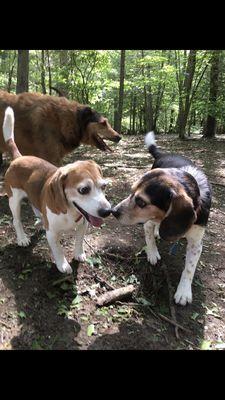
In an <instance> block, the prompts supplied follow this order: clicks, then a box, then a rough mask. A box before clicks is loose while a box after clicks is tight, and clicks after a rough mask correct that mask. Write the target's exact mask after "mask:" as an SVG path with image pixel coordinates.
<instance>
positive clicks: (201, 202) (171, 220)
mask: <svg viewBox="0 0 225 400" xmlns="http://www.w3.org/2000/svg"><path fill="white" fill-rule="evenodd" d="M145 142H146V145H147V147H148V150H149V152H150V154H152V156H153V157H154V158H155V161H154V164H153V166H152V170H151V171H149V172H147V173H146V174H145V175H143V176H142V177H141V178H140V179H139V181H138V182H136V183H135V184H134V185H133V187H132V193H131V194H130V196H128V197H127V198H126V199H125V200H123V201H121V202H120V203H119V204H117V206H116V207H114V209H113V210H112V213H113V215H114V216H115V217H116V218H117V219H118V221H119V222H120V223H121V224H123V225H135V224H138V223H143V224H144V231H145V239H146V244H147V250H146V252H147V257H148V261H150V263H151V264H153V265H155V264H156V263H157V261H158V260H159V259H160V258H161V257H160V255H159V252H158V249H157V246H156V242H155V236H154V231H158V234H159V236H160V237H161V238H162V239H164V240H168V241H176V240H178V239H180V238H183V237H185V238H186V239H187V249H186V261H185V268H184V271H183V273H182V275H181V279H180V282H179V285H178V288H177V291H176V293H175V296H174V297H175V302H176V303H178V304H181V305H186V304H187V303H191V302H192V290H191V285H192V280H193V277H194V273H195V269H196V266H197V263H198V260H199V258H200V255H201V252H202V238H203V235H204V232H205V227H206V225H207V221H208V217H209V211H210V207H211V197H212V193H211V187H210V184H209V182H208V180H207V177H206V176H205V174H204V173H203V172H202V171H201V170H200V169H199V168H197V167H196V166H195V165H194V164H193V163H192V162H191V161H190V160H189V159H187V158H186V157H182V156H179V155H176V154H166V153H163V152H162V151H161V150H160V149H159V148H158V147H157V146H156V143H155V139H154V133H153V132H149V133H148V134H147V135H146V138H145Z"/></svg>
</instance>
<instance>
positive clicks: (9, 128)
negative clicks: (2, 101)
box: [3, 107, 22, 160]
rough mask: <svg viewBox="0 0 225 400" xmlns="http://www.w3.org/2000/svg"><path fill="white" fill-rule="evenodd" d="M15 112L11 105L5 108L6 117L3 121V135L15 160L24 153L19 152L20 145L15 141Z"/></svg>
mask: <svg viewBox="0 0 225 400" xmlns="http://www.w3.org/2000/svg"><path fill="white" fill-rule="evenodd" d="M14 123H15V118H14V112H13V109H12V108H11V107H7V108H6V110H5V117H4V121H3V136H4V140H5V143H6V146H7V150H8V152H9V154H10V156H11V157H12V159H13V160H15V158H17V157H21V156H22V154H21V153H20V152H19V150H18V147H17V145H16V143H15V141H14Z"/></svg>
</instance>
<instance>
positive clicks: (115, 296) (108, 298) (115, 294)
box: [97, 285, 135, 307]
mask: <svg viewBox="0 0 225 400" xmlns="http://www.w3.org/2000/svg"><path fill="white" fill-rule="evenodd" d="M134 290H135V287H134V286H133V285H128V286H125V287H123V288H119V289H114V290H110V291H109V292H107V293H104V294H102V295H101V296H99V297H98V298H97V305H98V306H100V307H101V306H104V305H105V304H109V303H113V302H115V301H117V300H120V299H123V298H125V297H127V296H130V295H131V294H132V293H133V292H134Z"/></svg>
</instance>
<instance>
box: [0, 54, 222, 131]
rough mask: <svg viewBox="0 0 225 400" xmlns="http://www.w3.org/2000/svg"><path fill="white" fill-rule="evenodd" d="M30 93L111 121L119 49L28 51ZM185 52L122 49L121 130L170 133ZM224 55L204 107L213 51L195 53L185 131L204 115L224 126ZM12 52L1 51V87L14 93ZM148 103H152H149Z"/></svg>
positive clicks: (197, 126)
mask: <svg viewBox="0 0 225 400" xmlns="http://www.w3.org/2000/svg"><path fill="white" fill-rule="evenodd" d="M29 53H30V59H29V90H30V91H34V92H36V91H37V92H43V91H44V90H45V89H46V92H47V94H53V95H57V93H56V92H55V91H54V90H52V89H51V88H50V86H52V87H57V88H58V89H60V90H61V91H62V92H64V93H65V94H66V96H67V97H68V98H69V99H74V100H77V101H79V102H81V103H83V104H85V103H86V104H89V105H91V106H92V107H93V108H95V109H96V110H97V111H99V112H100V113H102V114H103V115H105V116H107V117H108V119H109V121H110V123H111V124H113V122H114V114H115V110H116V107H117V104H118V96H119V82H120V50H44V51H42V50H30V51H29ZM188 54H189V51H188V50H126V58H125V79H124V99H123V116H122V130H123V132H124V133H126V132H130V131H131V132H133V133H145V132H146V129H147V128H148V126H149V125H148V121H150V120H151V121H153V122H154V126H153V128H154V129H155V130H156V131H159V132H168V131H171V132H174V130H175V125H176V120H177V117H178V111H179V103H180V101H181V100H182V101H184V99H185V92H184V91H182V90H180V85H181V86H182V84H183V83H184V80H185V76H186V67H187V60H188ZM224 54H225V52H224V51H221V65H220V76H219V82H220V84H219V93H218V98H217V101H216V104H209V88H210V65H211V64H210V62H211V57H212V51H206V50H198V51H197V54H196V67H195V74H194V79H193V87H192V89H191V100H192V101H191V108H190V112H189V119H188V124H189V126H190V131H193V132H195V131H197V132H199V131H200V129H201V125H202V121H203V120H205V119H206V117H207V115H208V113H210V114H211V115H214V116H215V117H216V119H217V121H218V125H221V126H224V125H225V91H224V83H225V82H224V81H225V76H224V71H225V68H224V66H225V65H224V64H225V58H224ZM16 79H17V50H0V88H1V89H3V90H8V91H11V92H15V90H16ZM150 103H151V104H150Z"/></svg>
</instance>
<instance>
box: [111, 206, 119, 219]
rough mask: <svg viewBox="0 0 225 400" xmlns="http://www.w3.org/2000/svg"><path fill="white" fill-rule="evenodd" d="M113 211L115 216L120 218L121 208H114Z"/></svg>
mask: <svg viewBox="0 0 225 400" xmlns="http://www.w3.org/2000/svg"><path fill="white" fill-rule="evenodd" d="M111 213H112V215H113V216H114V217H116V218H119V216H120V214H121V211H120V210H119V209H116V208H112V210H111Z"/></svg>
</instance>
